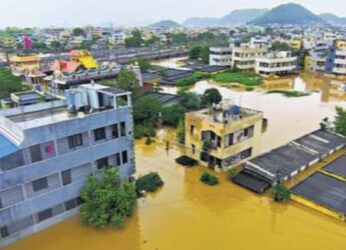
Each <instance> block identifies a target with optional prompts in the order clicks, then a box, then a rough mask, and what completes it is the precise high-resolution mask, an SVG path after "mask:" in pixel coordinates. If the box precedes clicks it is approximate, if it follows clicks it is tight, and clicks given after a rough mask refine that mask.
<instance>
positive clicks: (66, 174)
mask: <svg viewBox="0 0 346 250" xmlns="http://www.w3.org/2000/svg"><path fill="white" fill-rule="evenodd" d="M61 177H62V184H63V185H64V186H66V185H68V184H71V183H72V177H71V169H68V170H65V171H62V172H61Z"/></svg>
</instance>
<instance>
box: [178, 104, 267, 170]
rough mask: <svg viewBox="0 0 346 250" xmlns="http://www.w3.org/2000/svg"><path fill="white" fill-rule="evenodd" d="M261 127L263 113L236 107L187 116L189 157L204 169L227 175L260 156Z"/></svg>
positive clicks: (228, 106)
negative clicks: (234, 168) (245, 162)
mask: <svg viewBox="0 0 346 250" xmlns="http://www.w3.org/2000/svg"><path fill="white" fill-rule="evenodd" d="M262 123H263V113H261V112H259V111H255V110H251V109H247V108H244V107H239V106H237V105H225V107H215V108H213V109H212V110H208V109H205V110H200V111H195V112H190V113H187V114H186V115H185V145H186V147H187V148H188V150H187V152H186V154H187V156H188V157H190V158H192V159H194V160H197V161H198V162H199V163H200V164H201V165H203V166H205V167H208V168H211V169H214V170H216V171H226V170H228V169H230V168H232V167H234V166H235V165H238V164H240V163H242V162H244V161H245V160H247V159H250V158H252V157H254V156H256V155H258V154H259V143H260V136H261V134H262ZM206 148H207V149H208V150H206Z"/></svg>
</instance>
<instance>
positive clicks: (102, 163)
mask: <svg viewBox="0 0 346 250" xmlns="http://www.w3.org/2000/svg"><path fill="white" fill-rule="evenodd" d="M96 166H97V169H102V168H104V167H108V166H109V162H108V157H105V158H101V159H98V160H97V161H96Z"/></svg>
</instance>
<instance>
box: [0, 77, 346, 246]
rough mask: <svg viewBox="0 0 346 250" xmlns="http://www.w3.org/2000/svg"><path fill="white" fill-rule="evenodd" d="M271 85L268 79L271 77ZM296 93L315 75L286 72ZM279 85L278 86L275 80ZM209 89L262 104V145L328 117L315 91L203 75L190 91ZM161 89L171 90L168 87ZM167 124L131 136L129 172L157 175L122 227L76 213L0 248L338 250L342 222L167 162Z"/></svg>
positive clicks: (331, 104) (315, 86)
mask: <svg viewBox="0 0 346 250" xmlns="http://www.w3.org/2000/svg"><path fill="white" fill-rule="evenodd" d="M273 84H274V83H273ZM278 84H280V88H291V89H295V90H300V91H310V90H318V91H320V90H321V87H319V84H322V82H321V83H320V81H317V80H316V79H312V80H311V81H310V80H309V81H307V80H306V76H302V77H298V78H294V80H293V81H292V80H290V81H289V83H288V85H287V86H285V84H284V83H283V82H281V83H278ZM281 85H282V86H281ZM211 86H213V87H217V88H218V89H219V90H220V92H221V93H222V95H223V96H224V98H227V99H230V100H231V101H233V102H234V103H238V104H241V105H244V106H246V107H249V108H255V109H258V110H262V111H263V112H264V114H265V117H266V118H268V119H269V127H268V129H267V132H266V133H265V134H264V135H263V138H262V151H263V152H265V151H267V150H269V149H272V148H274V147H277V146H279V145H281V144H283V143H286V142H288V141H290V140H292V139H295V138H296V137H298V136H301V135H303V134H305V133H308V132H310V131H311V130H313V129H317V128H318V124H319V122H320V121H321V120H322V118H324V117H326V116H328V117H331V118H332V117H333V116H334V108H335V105H344V102H343V101H341V100H340V99H337V98H335V97H333V98H330V99H329V101H328V102H321V96H322V95H321V93H320V92H319V93H312V94H311V95H310V96H306V97H300V98H286V97H284V96H282V95H280V94H270V95H269V94H265V91H263V90H260V89H259V90H257V89H256V91H253V92H241V93H239V92H237V91H234V90H232V89H229V88H226V87H220V86H219V85H217V84H215V83H211V82H207V81H201V82H199V83H198V84H196V86H195V87H194V88H193V89H192V90H193V91H196V92H198V93H203V92H204V91H205V90H206V89H207V88H210V87H211ZM166 91H172V92H175V91H176V89H174V88H170V89H167V90H166ZM167 137H168V138H173V137H174V132H173V131H172V130H168V131H167V130H164V129H161V130H160V131H159V132H158V138H155V141H156V142H155V143H154V144H152V145H150V146H148V145H145V142H144V140H140V141H136V147H135V148H136V164H137V175H141V174H145V173H147V172H150V171H157V172H159V173H160V175H161V176H162V177H163V179H164V181H165V185H164V187H163V188H162V189H161V190H160V191H159V192H157V193H155V194H154V195H149V196H148V197H146V198H144V199H140V200H139V201H138V207H137V209H136V211H135V212H134V216H133V217H132V218H131V219H129V220H128V221H127V223H126V225H125V227H124V228H123V229H122V230H117V229H113V228H108V229H104V230H94V229H90V228H86V227H83V226H81V225H80V223H79V221H78V219H77V218H73V219H71V220H67V221H65V222H62V223H60V224H58V225H56V226H54V227H52V228H50V229H48V230H45V231H42V232H40V233H38V234H36V235H34V236H32V237H28V238H26V239H24V240H21V241H19V242H17V243H15V244H13V245H11V246H9V247H7V248H5V250H61V249H64V250H76V249H78V250H107V249H120V250H154V249H164V250H170V249H172V250H181V249H182V250H185V249H186V250H191V249H201V250H202V249H203V250H204V249H205V250H213V249H221V250H223V249H266V250H267V249H269V250H270V249H275V250H276V249H314V250H319V249H321V250H322V249H323V250H324V249H345V248H346V241H345V239H346V225H345V223H342V222H339V221H337V220H334V219H333V218H329V217H327V216H324V215H322V214H320V213H318V212H316V211H314V210H311V209H308V208H306V207H303V206H301V205H299V204H296V203H294V202H288V204H277V203H273V202H272V201H271V199H270V198H269V197H267V196H259V195H255V194H253V193H251V192H249V191H247V190H245V189H243V188H240V187H239V186H236V185H234V184H232V183H230V182H228V181H226V180H225V177H224V176H223V175H218V176H219V178H220V181H221V183H220V185H218V186H216V187H209V186H206V185H203V184H201V183H200V182H199V177H200V175H201V173H202V172H203V171H205V169H204V168H202V167H196V168H192V169H185V168H183V167H182V166H179V165H177V164H175V163H174V159H175V158H177V157H178V156H179V155H180V154H181V150H182V149H180V148H176V147H174V146H173V145H170V149H169V151H166V150H165V146H166V144H165V142H164V141H163V140H162V139H163V138H167Z"/></svg>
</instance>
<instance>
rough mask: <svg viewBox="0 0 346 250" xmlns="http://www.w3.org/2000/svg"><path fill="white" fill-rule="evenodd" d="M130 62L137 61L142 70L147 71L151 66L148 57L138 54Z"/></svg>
mask: <svg viewBox="0 0 346 250" xmlns="http://www.w3.org/2000/svg"><path fill="white" fill-rule="evenodd" d="M131 62H132V63H137V64H138V66H139V67H140V68H141V71H142V72H147V71H148V70H149V69H150V68H151V67H152V65H151V63H150V60H149V59H146V58H144V57H140V56H139V57H136V58H134V59H132V60H131Z"/></svg>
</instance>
